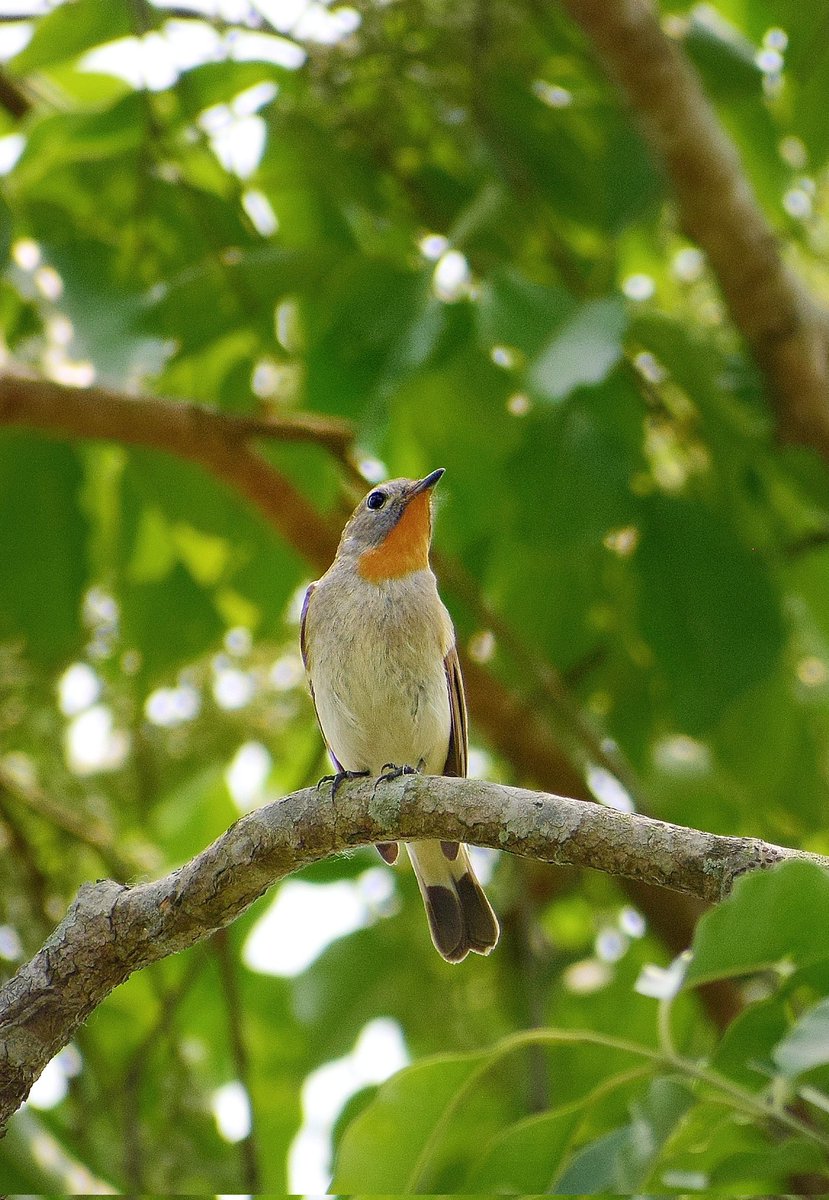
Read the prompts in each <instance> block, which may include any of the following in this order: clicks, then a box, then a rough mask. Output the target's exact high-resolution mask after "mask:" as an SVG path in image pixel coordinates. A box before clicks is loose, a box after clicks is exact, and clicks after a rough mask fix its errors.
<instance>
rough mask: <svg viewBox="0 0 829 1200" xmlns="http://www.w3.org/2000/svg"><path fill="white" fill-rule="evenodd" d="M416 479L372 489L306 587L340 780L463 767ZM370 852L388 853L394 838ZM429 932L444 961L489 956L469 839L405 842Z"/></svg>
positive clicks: (321, 710) (488, 912)
mask: <svg viewBox="0 0 829 1200" xmlns="http://www.w3.org/2000/svg"><path fill="white" fill-rule="evenodd" d="M442 475H443V468H442V467H441V468H439V469H438V470H437V471H432V473H431V475H427V476H426V477H425V478H424V479H392V480H390V481H389V482H388V483H384V484H381V485H380V486H379V487H375V488H372V490H371V491H370V492H369V493H368V495H367V496H366V497H365V498H364V499H363V500H362V501H361V502H360V503H359V504H358V505H357V508H356V509H355V510H354V513H353V514H352V516H351V518H350V520H349V521H348V524H347V525H346V527H345V529H344V530H343V534H342V537H341V538H340V544H339V547H338V549H337V554H336V557H335V559H334V562H333V563H332V565H331V566H330V567H329V569H328V570H327V571H326V573H325V574H324V575H323V577H322V578H321V579H319V580H318V581H317V582H316V583H312V584H311V586H310V587H309V588H308V591H307V592H306V594H305V603H304V604H303V607H302V619H301V624H300V641H301V648H302V659H303V662H304V663H305V670H306V673H307V675H308V682H309V685H310V688H311V696H312V698H313V701H314V708H315V710H316V714H317V720H318V721H319V725H320V729H321V730H322V736H323V738H324V739H325V743H326V745H327V747H328V752H329V754H330V755H331V758H332V760H333V762H334V765H335V767H336V769H337V772H338V775H337V776H335V777H334V778H335V786H336V783H337V781H338V780H339V779H340V778H351V777H354V776H357V775H379V776H386V777H391V778H393V777H395V776H397V775H401V774H408V773H411V772H412V771H415V770H417V771H423V772H424V773H425V774H427V775H454V776H465V775H466V760H467V727H466V701H465V698H464V691H463V680H462V679H461V671H460V664H459V662H458V652H457V649H456V647H455V631H454V629H453V627H452V620H451V618H450V616H449V613H448V612H447V611H446V608H445V607H444V605H443V603H442V602H441V599H440V596H439V595H438V589H437V580H436V579H435V576H434V574H433V573H432V570H431V568H430V566H429V546H430V543H431V537H432V489H433V488H434V486H435V484H436V483H437V482H438V480H439V479H440V478H441V476H442ZM377 849H378V850H379V851H380V853H381V854H382V856H383V858H384V859H385V860H386V862H389V863H394V862H396V861H397V855H398V845H397V842H383V843H381V844H380V845H379V846H378V847H377ZM408 851H409V857H410V858H411V860H412V865H413V866H414V870H415V875H416V876H417V882H418V884H419V886H420V893H421V895H422V897H423V903H424V904H425V906H426V915H427V917H428V918H429V930H430V932H431V935H432V941H433V942H434V944H435V947H436V949H437V950H438V952H439V953H440V954H442V955H443V957H444V958H445V959H446V960H447V961H448V962H461V961H462V959H464V958H466V956H467V954H468V953H469V951H470V950H473V951H474V952H475V953H476V954H489V952H490V950H492V948H493V946H494V945H495V944H496V942H497V941H498V933H499V928H498V921H497V919H496V917H495V913H494V912H493V911H492V908H491V906H490V904H489V901H488V900H487V898H486V896H485V895H484V892H483V889H482V888H481V885H480V884H479V883H478V880H477V879H476V878H475V874H474V872H473V870H472V866H471V864H470V861H469V856H468V854H467V851H466V847H465V846H462V845H459V844H458V843H457V842H443V841H426V842H414V843H411V844H409V846H408Z"/></svg>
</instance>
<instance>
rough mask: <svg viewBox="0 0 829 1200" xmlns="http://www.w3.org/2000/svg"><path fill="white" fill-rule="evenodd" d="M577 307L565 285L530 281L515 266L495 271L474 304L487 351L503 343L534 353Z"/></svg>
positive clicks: (537, 351) (480, 334)
mask: <svg viewBox="0 0 829 1200" xmlns="http://www.w3.org/2000/svg"><path fill="white" fill-rule="evenodd" d="M576 307H577V305H576V301H575V300H574V299H573V297H572V296H571V295H570V293H569V292H567V291H565V290H564V288H555V287H545V286H543V285H541V284H538V283H532V282H531V281H530V280H529V279H526V278H525V277H524V276H523V275H521V274H520V273H519V272H518V271H515V270H501V271H497V272H494V273H493V275H492V276H491V277H490V278H489V279H488V280H487V281H486V282H485V283H484V284H483V285H482V287H481V294H480V297H479V298H478V300H477V302H476V304H475V314H476V321H477V324H478V331H479V339H480V342H481V345H482V347H483V349H484V350H485V352H486V353H489V351H490V350H491V348H492V346H494V345H503V346H511V347H515V348H516V349H517V350H520V351H521V352H522V353H523V354H526V355H527V356H528V357H533V356H534V355H536V354H538V353H539V351H540V350H541V349H542V347H543V346H544V344H545V343H546V342H548V341H549V337H550V332H551V330H553V329H557V328H559V327H560V326H561V325H562V323H563V322H564V321H566V320H567V318H568V317H571V316H572V315H573V313H574V310H575V309H576Z"/></svg>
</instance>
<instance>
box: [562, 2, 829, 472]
mask: <svg viewBox="0 0 829 1200" xmlns="http://www.w3.org/2000/svg"><path fill="white" fill-rule="evenodd" d="M562 4H563V7H564V8H565V9H566V10H567V12H569V13H570V15H571V16H572V17H573V19H574V20H575V21H576V22H577V23H578V24H579V25H580V26H581V28H582V29H583V30H584V32H585V33H586V34H587V36H588V37H589V39H590V41H591V42H592V44H593V46H594V47H595V49H596V51H597V52H598V54H599V57H600V58H601V60H602V62H603V64H604V66H605V68H606V70H607V72H608V74H609V75H610V76H611V78H612V79H614V80H615V81H616V83H617V84H618V85H619V87H620V88H621V90H622V92H623V93H624V94H625V96H626V97H627V100H628V102H629V103H630V106H631V108H632V109H633V110H634V112H635V114H636V117H637V118H638V120H639V122H640V124H641V126H642V129H643V132H644V134H645V137H646V139H647V141H648V142H649V144H650V146H651V148H652V150H653V151H654V152H655V154H656V157H657V159H658V160H659V161H660V162H661V164H662V166H663V167H664V169H665V171H666V172H667V175H668V178H669V180H670V184H671V187H672V189H673V191H674V194H675V197H676V201H677V205H678V208H679V215H680V220H681V223H682V225H683V226H684V228H685V230H686V232H687V233H688V235H689V237H691V238H693V240H694V241H696V242H697V243H698V245H699V246H700V247H701V248H702V249H703V250H704V251H705V254H706V255H707V257H708V261H709V262H710V264H711V268H712V270H713V272H714V274H715V275H716V277H717V280H718V282H719V285H720V287H721V288H722V292H723V295H724V297H725V300H726V303H727V305H728V308H729V311H730V314H731V317H732V319H733V321H734V324H735V325H736V326H737V328H738V329H739V331H740V333H741V334H742V335H743V337H744V338H745V339H746V341H747V342H748V344H749V346H750V347H751V350H752V352H753V354H754V356H755V358H756V360H757V362H758V364H759V366H760V367H761V369H762V371H763V373H764V374H765V376H766V381H767V383H768V387H769V394H770V399H771V403H772V405H773V407H774V409H775V412H776V416H777V424H778V430H779V433H780V435H781V437H782V438H783V439H784V440H788V441H794V442H802V443H804V444H806V445H810V446H812V447H813V448H814V449H815V450H817V451H818V452H819V453H820V454H821V455H822V456H823V457H824V458H826V459H829V355H828V354H827V343H828V341H829V339H828V337H827V332H828V331H829V316H827V313H826V311H825V310H824V309H823V308H821V307H820V306H819V305H818V303H817V302H816V301H815V299H814V298H813V297H812V296H811V295H810V293H809V292H808V290H807V289H806V287H805V286H804V284H803V283H802V281H801V280H800V279H799V278H798V276H797V275H796V274H795V273H794V271H792V270H790V268H789V267H788V266H787V265H786V263H785V262H784V261H783V257H782V254H781V249H780V244H779V242H778V239H777V236H776V234H775V232H774V230H773V229H772V227H771V225H770V224H769V222H768V221H767V220H766V218H765V216H764V215H763V212H762V209H761V207H760V204H759V202H758V200H757V197H756V196H755V194H754V191H753V189H752V187H751V184H750V183H749V181H748V179H747V177H746V174H745V171H744V170H743V166H742V163H741V161H740V157H739V154H738V153H737V150H736V148H735V146H734V144H733V143H732V142H731V141H730V140H729V138H728V137H727V135H726V134H725V132H724V131H723V128H722V126H721V124H720V122H719V120H718V118H717V115H716V113H715V112H714V109H713V107H712V105H711V103H710V101H709V100H708V98H707V97H706V95H705V93H704V91H703V89H702V85H701V83H700V81H699V78H698V76H697V74H696V72H695V71H694V69H693V67H692V66H691V65H690V63H689V62H688V60H687V58H686V57H685V55H684V54H683V53H682V50H681V48H680V47H679V46H678V45H676V44H675V43H674V42H672V41H671V39H670V38H668V37H667V36H666V34H665V33H664V32H663V29H662V26H661V24H660V21H659V15H658V12H657V10H656V7H655V6H654V5H652V4H650V3H647V2H646V0H562Z"/></svg>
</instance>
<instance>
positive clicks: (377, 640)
mask: <svg viewBox="0 0 829 1200" xmlns="http://www.w3.org/2000/svg"><path fill="white" fill-rule="evenodd" d="M419 577H420V578H419ZM447 625H448V629H447ZM451 638H452V634H451V624H448V616H447V615H446V612H445V609H444V608H443V605H442V603H441V601H440V598H439V597H438V594H437V588H436V586H435V581H434V576H433V575H432V573H431V571H423V572H418V573H417V576H416V577H411V576H410V577H409V578H407V579H403V580H389V581H386V582H385V583H383V584H380V585H375V584H371V583H366V582H365V581H363V580H360V579H356V580H355V579H353V578H347V579H345V580H341V581H338V580H336V578H335V579H333V580H330V581H329V580H327V579H323V580H322V581H320V584H319V585H318V586H317V589H316V591H315V593H314V613H313V623H312V637H311V639H310V655H309V674H310V676H311V683H312V687H313V689H314V697H315V702H316V705H317V712H318V715H319V719H320V725H321V726H322V730H323V733H324V735H325V738H326V741H327V742H328V744H329V746H330V748H331V750H332V751H333V753H334V755H335V757H336V758H337V760H338V761H339V762H340V763H341V764H342V765H343V766H344V767H345V768H346V769H348V770H366V769H367V770H370V771H371V772H372V773H375V774H376V773H378V772H379V771H380V770H381V769H382V767H383V766H384V765H385V764H386V763H388V762H394V763H397V764H398V765H403V764H404V763H409V764H411V765H413V766H416V765H417V763H418V761H419V760H420V759H421V758H422V759H424V760H425V767H426V770H427V771H428V772H430V773H434V772H440V771H441V770H442V769H443V765H444V763H445V758H446V752H447V746H448V740H449V729H450V723H451V717H450V712H449V696H448V689H447V683H446V675H445V670H444V664H443V659H444V655H445V654H446V652H447V650H448V648H449V645H451Z"/></svg>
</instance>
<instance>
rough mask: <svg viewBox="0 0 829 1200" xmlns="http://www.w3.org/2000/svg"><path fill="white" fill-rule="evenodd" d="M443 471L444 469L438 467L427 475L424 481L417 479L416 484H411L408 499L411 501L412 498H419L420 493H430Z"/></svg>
mask: <svg viewBox="0 0 829 1200" xmlns="http://www.w3.org/2000/svg"><path fill="white" fill-rule="evenodd" d="M445 470H446V468H445V467H438V469H437V470H436V471H433V472H432V474H431V475H427V476H426V477H425V478H424V479H418V481H417V483H415V484H412V487H411V490H410V492H409V499H410V500H411V498H412V496H419V495H420V493H421V492H430V491H431V490H432V488H433V487H434V486H435V484H436V483H437V482H438V480H439V479H440V477H441V475H443V473H444V471H445Z"/></svg>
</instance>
